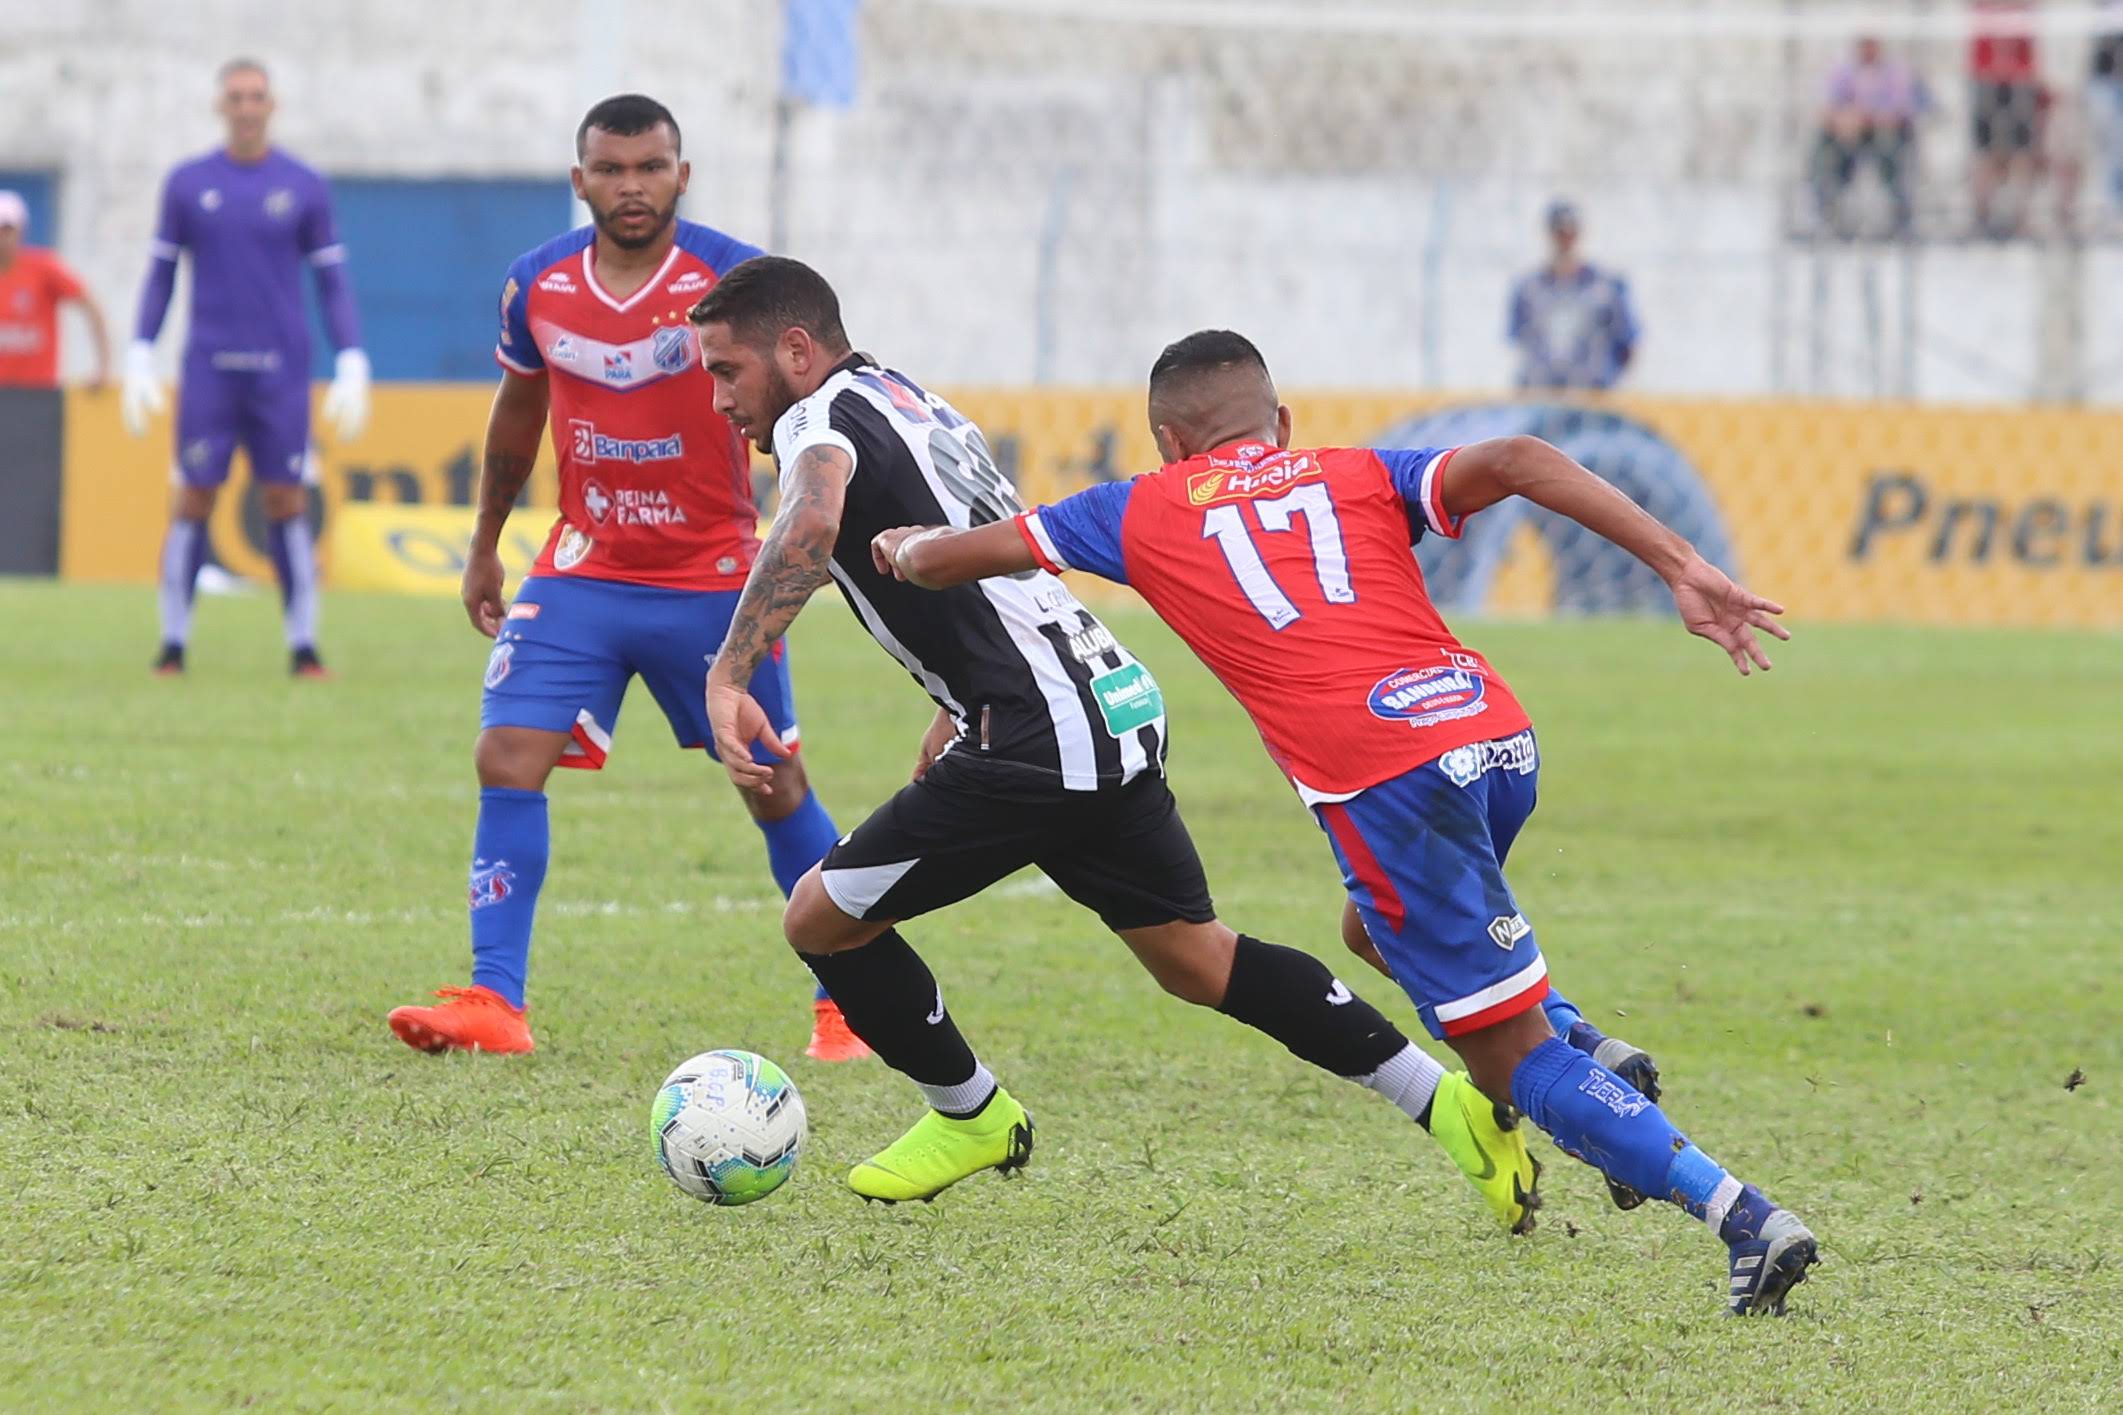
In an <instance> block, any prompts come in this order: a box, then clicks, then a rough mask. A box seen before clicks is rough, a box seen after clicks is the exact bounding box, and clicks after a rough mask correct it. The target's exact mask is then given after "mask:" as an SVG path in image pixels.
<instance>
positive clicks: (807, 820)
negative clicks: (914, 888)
mask: <svg viewBox="0 0 2123 1415" xmlns="http://www.w3.org/2000/svg"><path fill="white" fill-rule="evenodd" d="M753 824H755V825H757V826H758V827H759V833H760V834H761V835H764V836H765V837H766V838H767V869H768V871H769V872H771V873H772V874H773V876H774V883H775V884H777V885H779V886H781V892H782V894H783V895H784V896H787V895H789V894H792V893H794V892H795V890H796V882H797V881H798V880H800V879H802V878H803V877H804V876H805V875H807V874H809V873H810V871H811V866H813V865H815V864H817V863H818V862H819V861H820V860H823V859H824V858H825V857H826V851H828V850H831V849H832V848H833V843H834V842H835V841H837V840H839V839H840V830H839V828H838V827H837V826H835V825H834V824H833V817H831V816H829V815H827V814H826V808H825V807H824V806H823V805H821V804H819V800H818V793H817V792H816V791H807V792H805V793H804V798H803V804H802V805H800V806H798V807H797V808H796V809H795V810H793V811H791V812H790V813H789V814H788V815H786V816H783V817H782V818H781V819H780V820H778V821H763V820H755V821H754V822H753ZM814 996H815V997H816V998H817V1000H818V1001H820V1002H823V1001H825V998H826V985H825V984H824V983H820V984H819V985H818V990H817V992H816V993H815V994H814Z"/></svg>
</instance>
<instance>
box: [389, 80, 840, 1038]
mask: <svg viewBox="0 0 2123 1415" xmlns="http://www.w3.org/2000/svg"><path fill="white" fill-rule="evenodd" d="M575 150H576V155H577V159H578V164H577V166H576V167H575V170H574V174H573V177H574V184H575V194H576V195H577V196H578V197H580V198H581V199H582V200H583V202H584V204H585V205H587V206H588V207H589V209H590V215H591V217H592V218H593V220H592V224H591V225H589V226H585V227H582V228H580V229H577V230H574V231H571V232H569V233H568V234H566V235H564V236H559V237H556V238H555V239H553V240H551V241H548V242H546V243H545V244H544V245H542V246H540V247H538V248H537V249H536V250H534V251H531V252H530V253H528V254H527V255H524V256H523V257H521V258H520V259H518V260H517V261H516V263H515V264H514V265H513V266H511V267H510V269H509V274H508V279H507V281H506V282H505V283H504V284H503V286H502V291H501V342H500V344H499V345H498V346H497V347H496V349H495V351H494V357H495V358H496V359H497V360H498V361H499V362H500V364H501V368H502V373H501V387H500V389H499V391H497V392H496V394H495V396H494V408H493V412H492V414H491V415H490V417H489V419H488V422H487V439H486V455H485V467H484V471H483V474H482V476H481V479H480V491H479V495H480V506H479V520H478V526H477V529H476V530H475V531H474V533H473V537H472V546H471V551H470V554H469V556H468V559H467V563H466V566H465V572H464V604H465V610H466V612H467V613H468V614H469V615H470V616H471V620H472V623H473V625H474V627H476V628H477V629H478V630H479V631H480V632H481V633H483V634H485V635H486V636H487V637H489V638H491V639H493V640H494V650H493V654H492V656H491V657H490V658H488V660H487V669H486V693H485V697H484V700H483V702H482V704H481V707H480V733H479V743H478V746H477V748H476V750H475V760H476V763H477V766H478V770H479V788H480V789H479V824H478V828H477V831H476V833H475V835H474V839H473V846H472V875H471V891H470V903H471V929H472V986H470V987H469V988H445V989H443V990H442V993H441V995H442V997H443V998H444V1001H443V1002H442V1003H441V1004H440V1005H431V1006H421V1007H401V1008H398V1009H397V1010H396V1011H394V1012H392V1013H391V1015H390V1024H391V1030H392V1031H394V1032H396V1033H397V1034H398V1036H399V1037H400V1039H402V1040H403V1041H404V1042H405V1043H406V1044H407V1045H409V1046H413V1047H417V1048H419V1049H421V1050H423V1051H448V1050H477V1051H499V1052H525V1051H529V1050H531V1049H532V1038H531V1029H530V1025H529V1022H528V1020H527V1019H526V1016H525V1008H524V981H525V974H526V972H527V971H528V967H529V961H530V949H531V925H532V916H533V914H534V912H535V911H536V909H537V907H538V892H539V888H540V886H541V885H543V883H544V882H545V875H546V864H547V859H548V856H549V854H550V850H551V837H550V832H549V830H548V828H547V821H546V796H545V785H546V778H547V777H548V776H549V775H551V773H552V771H553V769H554V767H556V766H570V767H583V768H587V769H590V770H596V769H598V768H600V767H602V766H603V765H604V761H605V754H606V753H607V752H608V751H609V750H610V748H611V745H612V733H613V729H614V727H615V726H616V725H617V722H618V718H619V706H620V700H621V698H622V697H623V696H624V695H625V693H626V690H627V685H628V684H629V683H630V682H631V681H632V680H633V679H635V678H637V677H638V678H640V679H642V680H643V682H645V683H646V684H647V685H648V689H649V692H650V694H651V695H652V696H654V698H655V699H656V703H657V705H658V706H659V707H661V708H662V709H663V714H664V717H665V718H666V719H667V720H668V721H669V722H670V724H671V730H672V732H673V733H674V734H675V735H676V736H677V738H678V744H679V745H680V746H682V747H704V748H706V749H707V750H708V751H709V752H710V753H711V754H712V753H713V752H714V751H715V743H714V739H713V734H712V733H711V732H710V731H709V729H708V721H707V716H706V709H705V699H704V696H703V687H704V685H705V683H706V681H707V667H708V663H709V661H710V660H711V659H713V658H714V657H715V652H716V650H717V649H718V648H719V647H721V644H722V640H723V635H724V632H725V631H726V630H727V629H728V627H729V623H730V615H731V612H732V611H733V610H734V609H735V608H736V605H737V599H738V593H739V591H740V590H742V589H743V587H744V583H745V576H746V574H747V573H748V572H749V571H750V570H751V568H752V560H753V557H754V555H755V554H756V553H757V550H758V544H759V536H758V525H759V512H758V509H757V508H756V507H755V506H754V505H753V501H752V484H751V466H752V462H751V454H750V451H749V449H748V448H747V447H746V445H745V442H744V439H742V438H741V437H739V436H738V434H737V432H736V430H735V429H733V428H732V427H731V426H730V424H729V422H728V421H727V420H726V419H724V418H723V417H721V416H720V415H719V414H717V413H716V412H715V411H714V409H713V407H712V406H711V405H712V402H713V399H712V397H711V396H710V380H709V378H708V376H707V374H706V373H705V372H703V371H702V369H701V367H700V361H699V359H698V357H697V356H696V353H695V346H694V343H693V335H692V327H691V326H690V325H689V324H687V322H686V318H685V311H686V309H687V307H688V306H690V305H692V304H693V303H694V302H695V301H696V300H698V299H699V298H700V297H701V296H702V295H704V294H706V293H707V292H708V291H709V290H710V289H712V288H714V286H715V284H716V282H717V281H718V280H719V279H720V278H721V277H722V275H723V273H724V272H726V271H728V270H729V269H730V268H731V267H732V266H734V265H736V264H737V263H739V262H740V261H743V260H746V259H748V258H750V257H752V256H755V255H758V254H759V252H758V250H756V249H755V248H754V247H752V246H749V245H746V244H745V243H743V242H742V241H738V240H734V239H732V238H731V237H729V236H726V235H724V234H722V233H721V232H720V231H715V230H711V229H709V228H708V227H706V226H699V225H695V224H694V223H692V222H690V221H680V220H678V219H677V212H678V199H679V197H680V196H681V195H682V194H683V193H684V191H685V189H686V179H687V175H688V168H687V165H686V163H685V162H684V160H683V159H682V158H681V156H680V148H679V132H678V124H677V121H676V120H675V119H673V118H672V116H671V114H670V111H669V110H668V109H666V108H665V107H664V106H663V105H662V104H660V103H658V102H656V101H655V100H654V99H651V98H646V97H643V96H641V95H639V94H623V95H620V96H618V97H615V98H608V99H606V100H604V101H603V102H602V103H599V104H598V105H597V106H596V107H594V108H592V109H591V110H590V111H589V113H588V115H587V116H586V117H584V119H583V120H582V125H581V127H580V128H579V129H578V130H577V131H576V135H575ZM548 421H550V422H551V424H552V429H553V447H554V451H555V454H556V456H557V458H558V461H559V465H560V519H559V520H558V521H556V522H554V524H553V529H552V532H551V534H550V535H549V536H548V537H547V538H546V544H545V549H544V550H543V551H542V552H541V553H540V555H539V557H538V562H537V564H536V565H535V566H533V567H532V569H531V571H530V573H529V574H528V575H527V576H526V577H525V578H524V580H523V583H522V584H521V585H519V586H518V587H517V592H516V598H515V600H514V601H513V602H510V601H505V600H504V599H503V597H502V566H501V560H500V557H499V555H498V554H497V552H496V547H497V545H498V544H499V543H500V538H501V531H502V527H503V525H504V523H506V521H507V520H508V516H509V511H510V508H512V507H513V506H514V505H515V503H516V497H517V494H518V493H519V492H521V491H522V489H523V485H524V482H525V480H526V479H528V478H529V476H530V474H531V467H532V464H533V463H534V462H536V461H537V457H538V444H539V440H540V439H541V438H542V437H543V436H544V434H545V429H546V424H547V423H548ZM750 689H751V692H752V695H753V697H755V698H756V699H757V700H758V701H759V702H760V703H761V704H762V705H764V706H765V708H766V710H767V712H768V714H769V715H770V716H771V717H772V719H773V723H774V728H775V730H776V732H777V733H779V735H780V737H781V739H782V740H783V741H784V742H793V741H795V740H796V735H797V723H796V707H795V700H794V696H793V694H792V692H791V690H790V686H789V665H788V659H787V655H786V654H785V653H784V652H783V651H782V649H781V646H780V645H779V644H777V645H776V646H775V651H774V652H773V653H772V654H771V655H770V656H769V657H768V658H767V659H766V660H765V661H764V662H763V663H762V664H761V665H760V667H759V671H758V672H757V673H756V674H754V675H753V677H752V680H751V684H750ZM740 795H742V796H743V799H744V801H745V804H746V806H747V807H748V808H749V809H750V810H751V813H752V816H753V819H754V820H755V821H756V822H757V824H758V826H759V828H760V830H761V832H762V833H763V834H764V835H765V836H766V846H767V863H768V867H769V868H770V869H771V870H772V872H773V875H774V879H775V882H776V883H777V884H779V885H780V886H781V890H782V893H784V894H787V893H788V892H789V890H790V889H792V888H793V887H794V886H795V884H796V881H797V880H799V879H801V878H802V877H803V875H804V873H805V872H806V871H808V870H809V869H810V868H811V866H813V865H815V864H817V863H818V861H819V860H820V858H822V857H823V856H824V855H825V853H826V851H827V849H828V848H829V847H831V845H832V844H833V842H834V841H835V839H837V838H838V835H839V832H838V831H837V830H835V829H834V826H833V822H832V819H831V818H830V817H829V816H828V815H827V814H826V810H825V807H823V806H822V805H820V804H819V801H818V798H817V796H816V795H815V794H813V793H812V791H811V789H810V786H809V783H808V782H807V781H806V779H805V776H804V769H803V765H802V763H801V762H800V761H799V760H798V759H796V758H794V757H791V758H789V759H788V760H786V761H783V760H779V759H776V760H775V762H774V791H773V794H772V795H759V794H751V793H740ZM813 1009H814V1019H813V1033H812V1041H811V1047H810V1054H811V1055H812V1056H814V1057H818V1058H819V1059H821V1060H828V1061H845V1060H853V1059H855V1058H858V1057H861V1056H866V1055H868V1054H869V1050H868V1048H867V1047H865V1046H864V1045H863V1044H862V1042H861V1041H860V1040H859V1039H858V1038H857V1037H856V1036H855V1035H854V1034H853V1033H852V1032H850V1031H849V1030H848V1028H847V1024H846V1022H845V1020H844V1019H843V1018H842V1017H841V1015H840V1010H839V1009H838V1008H837V1007H835V1006H834V1005H833V1003H832V1001H831V1000H830V999H829V998H828V997H827V996H826V994H825V992H824V991H823V990H822V989H821V990H819V992H818V993H817V995H816V998H815V1000H814V1003H813Z"/></svg>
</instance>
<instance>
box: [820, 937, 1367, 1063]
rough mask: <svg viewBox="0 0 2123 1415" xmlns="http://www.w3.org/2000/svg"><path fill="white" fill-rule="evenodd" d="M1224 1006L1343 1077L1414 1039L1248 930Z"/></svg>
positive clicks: (1320, 969)
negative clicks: (1409, 1038) (1250, 934)
mask: <svg viewBox="0 0 2123 1415" xmlns="http://www.w3.org/2000/svg"><path fill="white" fill-rule="evenodd" d="M828 986H830V984H829V985H828ZM834 996H836V997H838V996H839V994H838V993H835V994H834ZM1217 1010H1218V1011H1219V1012H1221V1013H1223V1014H1224V1015H1225V1016H1226V1017H1230V1018H1232V1019H1234V1020H1236V1021H1240V1022H1243V1023H1245V1024H1246V1025H1247V1026H1249V1027H1257V1028H1259V1029H1260V1030H1261V1031H1263V1032H1266V1033H1267V1034H1268V1035H1269V1036H1271V1037H1273V1038H1275V1039H1276V1040H1277V1041H1279V1042H1281V1043H1282V1044H1283V1045H1284V1046H1286V1047H1288V1048H1290V1051H1291V1053H1292V1054H1293V1055H1295V1056H1297V1057H1299V1058H1300V1059H1302V1060H1305V1061H1309V1062H1311V1063H1312V1064H1313V1065H1314V1066H1317V1067H1320V1068H1321V1069H1323V1070H1326V1071H1331V1072H1333V1073H1334V1074H1335V1075H1337V1076H1346V1077H1357V1076H1368V1075H1370V1074H1371V1073H1372V1072H1374V1071H1376V1070H1378V1069H1379V1068H1380V1067H1381V1066H1384V1065H1385V1064H1386V1062H1387V1061H1388V1060H1390V1059H1391V1058H1393V1057H1395V1056H1398V1055H1400V1053H1401V1051H1402V1050H1403V1049H1404V1048H1405V1047H1407V1045H1408V1038H1407V1037H1405V1036H1403V1035H1402V1034H1401V1029H1400V1028H1398V1027H1396V1026H1394V1025H1393V1024H1392V1023H1391V1022H1389V1021H1387V1020H1386V1018H1385V1015H1384V1014H1383V1013H1381V1012H1380V1011H1379V1010H1378V1009H1377V1008H1376V1007H1373V1006H1372V1005H1371V1004H1370V1003H1368V1002H1366V1001H1364V1000H1363V999H1362V998H1360V997H1358V996H1356V995H1355V994H1354V993H1352V992H1350V991H1349V989H1348V988H1346V987H1344V986H1343V985H1342V983H1341V981H1340V980H1339V979H1338V978H1336V977H1335V976H1334V974H1333V973H1331V972H1329V971H1328V969H1327V965H1326V964H1324V963H1322V962H1320V961H1319V959H1317V958H1314V957H1313V956H1312V955H1311V954H1309V953H1300V952H1298V951H1297V950H1296V949H1294V948H1285V947H1283V946H1282V945H1281V944H1279V943H1263V942H1261V941H1260V940H1259V939H1257V938H1251V937H1248V936H1247V935H1245V934H1240V935H1239V936H1238V952H1237V953H1236V954H1235V955H1234V956H1233V958H1232V960H1231V985H1230V986H1229V987H1228V988H1226V989H1225V991H1224V1001H1223V1005H1222V1006H1221V1007H1219V1008H1218V1009H1217Z"/></svg>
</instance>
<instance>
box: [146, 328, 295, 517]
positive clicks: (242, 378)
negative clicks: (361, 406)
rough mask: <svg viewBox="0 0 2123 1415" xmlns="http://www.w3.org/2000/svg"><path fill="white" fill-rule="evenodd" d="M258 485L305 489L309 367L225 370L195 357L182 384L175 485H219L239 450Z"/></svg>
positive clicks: (179, 388)
mask: <svg viewBox="0 0 2123 1415" xmlns="http://www.w3.org/2000/svg"><path fill="white" fill-rule="evenodd" d="M239 444H241V446H242V447H243V450H244V452H245V453H246V454H248V455H249V457H250V459H251V477H252V479H253V480H255V481H261V482H278V483H281V484H283V485H288V486H299V485H301V484H302V482H303V481H304V480H305V479H306V477H307V474H308V472H309V465H310V380H309V374H308V372H307V371H306V370H289V369H221V368H215V367H214V366H213V363H212V361H211V360H210V359H208V358H206V357H203V356H198V355H192V356H188V357H187V358H186V359H185V361H184V374H183V377H182V379H181V380H180V381H179V383H178V385H177V460H176V466H175V469H174V475H173V476H172V480H173V481H176V482H178V483H180V484H182V485H185V486H202V487H206V486H220V485H221V484H222V483H223V482H225V481H227V480H228V478H229V458H230V457H231V456H233V455H234V454H235V451H236V448H237V446H238V445H239Z"/></svg>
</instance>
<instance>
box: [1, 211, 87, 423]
mask: <svg viewBox="0 0 2123 1415" xmlns="http://www.w3.org/2000/svg"><path fill="white" fill-rule="evenodd" d="M28 231H29V206H28V204H27V203H25V202H24V201H23V200H22V197H21V194H20V193H18V192H9V191H0V388H52V387H56V386H57V385H58V382H59V307H60V306H61V305H69V304H78V305H80V306H81V310H82V313H84V314H86V315H87V316H88V330H89V336H90V337H91V338H92V339H94V340H95V341H96V373H95V378H94V381H93V382H92V383H91V384H90V386H91V387H94V388H101V387H103V385H104V384H105V383H107V382H108V381H109V380H110V372H111V344H110V337H109V335H108V334H107V333H106V332H105V330H104V327H103V310H102V309H101V308H100V307H99V306H98V305H97V304H96V297H95V296H93V295H91V294H89V292H88V288H87V287H86V286H84V285H83V284H82V283H81V277H80V276H78V275H76V274H74V272H73V271H72V270H71V269H69V268H68V266H67V264H66V262H65V261H63V260H61V259H59V257H58V256H57V255H55V254H53V253H52V252H51V251H48V250H45V249H44V248H43V247H41V246H27V245H24V244H23V243H22V238H23V236H25V235H26V234H28Z"/></svg>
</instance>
